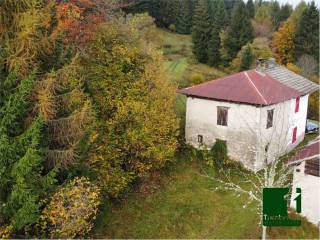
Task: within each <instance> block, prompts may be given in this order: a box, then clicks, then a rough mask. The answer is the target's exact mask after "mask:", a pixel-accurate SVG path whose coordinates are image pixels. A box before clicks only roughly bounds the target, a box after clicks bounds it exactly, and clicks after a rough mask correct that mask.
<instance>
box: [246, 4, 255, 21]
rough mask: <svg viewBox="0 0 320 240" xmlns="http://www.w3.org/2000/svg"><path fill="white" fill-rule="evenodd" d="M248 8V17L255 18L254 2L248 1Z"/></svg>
mask: <svg viewBox="0 0 320 240" xmlns="http://www.w3.org/2000/svg"><path fill="white" fill-rule="evenodd" d="M246 7H247V11H248V16H249V17H250V18H254V15H255V10H254V4H253V1H252V0H248V2H247V5H246Z"/></svg>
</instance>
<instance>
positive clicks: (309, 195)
mask: <svg viewBox="0 0 320 240" xmlns="http://www.w3.org/2000/svg"><path fill="white" fill-rule="evenodd" d="M319 150H320V139H319V138H317V139H316V140H315V141H312V142H310V143H309V144H307V145H306V146H305V147H304V148H303V149H301V150H300V151H299V152H298V153H297V154H296V155H295V156H294V157H293V158H292V159H291V160H290V162H289V166H292V167H293V168H294V169H293V181H292V195H291V203H290V205H291V207H293V208H295V206H296V203H295V196H296V190H297V188H300V189H301V214H302V215H303V216H305V217H306V218H307V219H308V220H309V221H310V222H312V223H313V224H315V225H317V226H319V227H320V171H319V170H320V169H319V168H320V162H319V161H320V157H319Z"/></svg>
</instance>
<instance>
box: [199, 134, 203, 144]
mask: <svg viewBox="0 0 320 240" xmlns="http://www.w3.org/2000/svg"><path fill="white" fill-rule="evenodd" d="M198 143H200V144H202V143H203V136H202V135H198Z"/></svg>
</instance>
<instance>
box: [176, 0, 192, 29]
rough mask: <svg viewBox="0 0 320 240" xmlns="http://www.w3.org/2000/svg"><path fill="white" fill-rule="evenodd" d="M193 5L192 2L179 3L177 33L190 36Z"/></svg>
mask: <svg viewBox="0 0 320 240" xmlns="http://www.w3.org/2000/svg"><path fill="white" fill-rule="evenodd" d="M192 15H193V3H192V0H185V1H179V16H178V19H177V26H176V27H177V32H178V33H182V34H190V33H191V27H192Z"/></svg>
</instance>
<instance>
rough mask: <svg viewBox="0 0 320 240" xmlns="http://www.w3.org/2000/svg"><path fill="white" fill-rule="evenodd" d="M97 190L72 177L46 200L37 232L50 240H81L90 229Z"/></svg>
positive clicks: (95, 205)
mask: <svg viewBox="0 0 320 240" xmlns="http://www.w3.org/2000/svg"><path fill="white" fill-rule="evenodd" d="M99 196H100V190H99V188H98V187H97V186H95V185H93V184H92V183H91V182H90V181H89V180H88V179H87V178H85V177H81V178H79V177H76V178H75V179H73V180H72V181H71V182H69V183H68V184H67V185H65V186H64V187H63V188H61V189H59V190H58V191H57V192H55V193H54V194H53V196H52V197H51V198H50V201H49V203H48V205H47V207H46V208H45V209H44V210H43V215H42V216H41V224H40V225H41V228H42V229H43V230H44V231H48V232H49V233H48V234H49V235H50V237H51V238H74V237H76V236H77V237H83V236H85V235H86V234H87V233H88V232H89V231H90V230H91V228H92V220H93V219H95V217H96V214H97V211H98V205H99V203H100V201H99Z"/></svg>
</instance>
